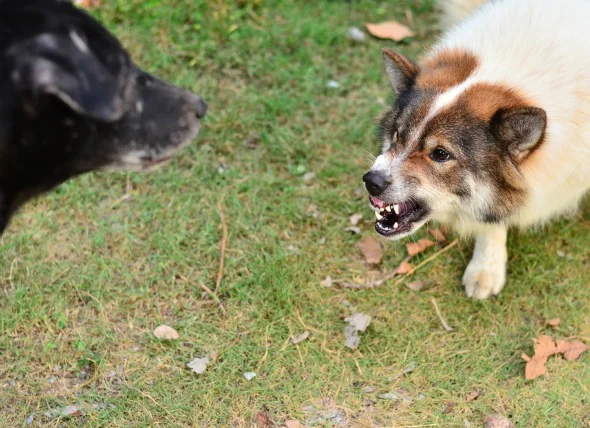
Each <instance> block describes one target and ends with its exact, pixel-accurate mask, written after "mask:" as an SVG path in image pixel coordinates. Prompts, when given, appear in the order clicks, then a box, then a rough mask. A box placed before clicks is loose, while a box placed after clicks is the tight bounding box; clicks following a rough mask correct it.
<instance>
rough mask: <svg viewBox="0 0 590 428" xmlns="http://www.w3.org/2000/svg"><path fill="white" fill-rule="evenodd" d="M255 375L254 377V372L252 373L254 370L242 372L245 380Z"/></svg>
mask: <svg viewBox="0 0 590 428" xmlns="http://www.w3.org/2000/svg"><path fill="white" fill-rule="evenodd" d="M255 377H256V373H254V372H246V373H244V378H245V379H246V380H252V379H254V378H255Z"/></svg>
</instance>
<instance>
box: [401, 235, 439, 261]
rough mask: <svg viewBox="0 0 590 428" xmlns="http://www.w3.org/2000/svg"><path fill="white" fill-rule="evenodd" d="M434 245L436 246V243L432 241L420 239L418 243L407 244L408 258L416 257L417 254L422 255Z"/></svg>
mask: <svg viewBox="0 0 590 428" xmlns="http://www.w3.org/2000/svg"><path fill="white" fill-rule="evenodd" d="M433 245H435V242H433V241H431V240H430V239H420V240H419V241H418V242H410V243H409V244H406V249H407V250H408V256H410V257H414V256H415V255H416V254H420V253H421V252H423V251H424V250H426V249H427V248H429V247H432V246H433Z"/></svg>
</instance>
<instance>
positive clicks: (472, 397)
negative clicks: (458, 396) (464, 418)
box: [465, 390, 481, 403]
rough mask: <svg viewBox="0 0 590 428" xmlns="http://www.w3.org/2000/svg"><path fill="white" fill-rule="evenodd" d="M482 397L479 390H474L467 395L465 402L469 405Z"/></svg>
mask: <svg viewBox="0 0 590 428" xmlns="http://www.w3.org/2000/svg"><path fill="white" fill-rule="evenodd" d="M480 395H481V392H479V391H477V390H473V391H471V392H470V393H469V394H467V397H465V401H466V402H467V403H469V402H471V401H475V400H477V399H478V398H479V396H480Z"/></svg>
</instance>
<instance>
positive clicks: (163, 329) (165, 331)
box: [154, 324, 179, 340]
mask: <svg viewBox="0 0 590 428" xmlns="http://www.w3.org/2000/svg"><path fill="white" fill-rule="evenodd" d="M154 336H156V337H157V338H158V339H162V340H174V339H178V337H179V336H178V332H177V331H176V330H174V329H173V328H172V327H169V326H167V325H164V324H162V325H160V326H158V327H156V329H155V330H154Z"/></svg>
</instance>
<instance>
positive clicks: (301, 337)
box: [291, 330, 309, 345]
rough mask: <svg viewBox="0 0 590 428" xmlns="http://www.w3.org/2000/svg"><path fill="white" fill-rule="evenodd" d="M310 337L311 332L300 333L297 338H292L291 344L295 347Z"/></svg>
mask: <svg viewBox="0 0 590 428" xmlns="http://www.w3.org/2000/svg"><path fill="white" fill-rule="evenodd" d="M308 337H309V331H307V330H305V331H304V332H303V333H300V334H298V335H296V336H292V337H291V343H292V344H293V345H297V344H298V343H301V342H303V341H304V340H307V338H308Z"/></svg>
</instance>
